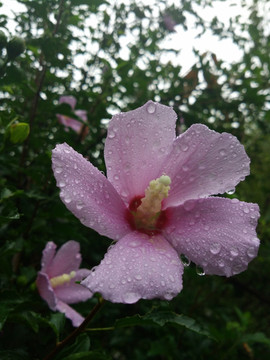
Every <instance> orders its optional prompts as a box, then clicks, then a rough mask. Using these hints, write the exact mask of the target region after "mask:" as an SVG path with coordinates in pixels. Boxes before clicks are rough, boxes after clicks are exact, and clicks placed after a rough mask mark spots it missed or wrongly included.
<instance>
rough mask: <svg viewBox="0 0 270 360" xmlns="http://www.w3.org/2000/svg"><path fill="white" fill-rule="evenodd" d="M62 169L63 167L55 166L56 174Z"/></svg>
mask: <svg viewBox="0 0 270 360" xmlns="http://www.w3.org/2000/svg"><path fill="white" fill-rule="evenodd" d="M62 171H63V169H62V168H61V167H60V166H59V167H56V168H55V172H56V174H61V172H62Z"/></svg>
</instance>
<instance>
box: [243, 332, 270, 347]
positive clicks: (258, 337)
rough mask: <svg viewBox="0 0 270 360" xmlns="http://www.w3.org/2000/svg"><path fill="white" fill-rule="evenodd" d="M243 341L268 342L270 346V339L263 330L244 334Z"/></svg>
mask: <svg viewBox="0 0 270 360" xmlns="http://www.w3.org/2000/svg"><path fill="white" fill-rule="evenodd" d="M241 341H243V342H247V343H249V344H250V343H261V344H267V345H269V346H270V339H269V338H268V337H266V335H265V334H264V333H262V332H257V333H254V334H247V335H244V336H243V337H242V338H241Z"/></svg>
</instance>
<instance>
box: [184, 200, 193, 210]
mask: <svg viewBox="0 0 270 360" xmlns="http://www.w3.org/2000/svg"><path fill="white" fill-rule="evenodd" d="M194 207H195V201H194V200H188V201H186V202H185V203H184V209H185V210H186V211H191V210H192V209H194Z"/></svg>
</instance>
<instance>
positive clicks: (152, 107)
mask: <svg viewBox="0 0 270 360" xmlns="http://www.w3.org/2000/svg"><path fill="white" fill-rule="evenodd" d="M147 111H148V113H149V114H154V112H155V111H156V105H155V104H152V103H151V104H149V105H148V106H147Z"/></svg>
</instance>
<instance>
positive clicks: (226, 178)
mask: <svg viewBox="0 0 270 360" xmlns="http://www.w3.org/2000/svg"><path fill="white" fill-rule="evenodd" d="M249 163H250V160H249V158H248V156H247V154H246V152H245V149H244V147H243V145H241V144H240V142H239V141H238V140H237V138H236V137H235V136H233V135H231V134H228V133H221V134H220V133H217V132H215V131H213V130H210V129H208V128H207V126H205V125H202V124H195V125H192V126H191V127H190V128H189V129H188V130H187V131H186V132H184V133H183V134H182V135H180V136H179V137H178V138H177V139H176V140H175V141H174V144H173V149H172V151H171V153H170V154H169V155H168V157H167V158H166V160H165V162H164V165H163V166H162V168H161V174H160V175H162V173H164V174H166V175H168V176H170V178H171V180H172V183H171V189H170V192H169V196H168V198H167V199H165V200H164V205H165V207H168V206H176V205H179V204H183V203H184V202H185V201H186V200H189V199H196V198H198V197H206V196H208V195H214V194H218V193H224V192H225V191H229V190H232V189H233V188H234V187H235V186H236V185H237V184H238V183H239V182H240V181H242V180H244V178H245V176H247V175H248V174H249Z"/></svg>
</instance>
